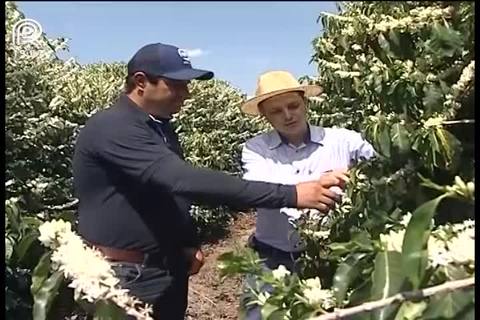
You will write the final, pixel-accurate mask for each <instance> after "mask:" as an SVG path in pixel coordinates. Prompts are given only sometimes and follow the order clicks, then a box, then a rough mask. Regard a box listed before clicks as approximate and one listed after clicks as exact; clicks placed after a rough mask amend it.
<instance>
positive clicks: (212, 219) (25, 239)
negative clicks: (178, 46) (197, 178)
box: [5, 2, 265, 319]
mask: <svg viewBox="0 0 480 320" xmlns="http://www.w3.org/2000/svg"><path fill="white" fill-rule="evenodd" d="M5 9H6V21H5V26H6V37H5V45H6V48H5V49H6V50H5V54H6V59H5V75H6V79H5V80H6V94H5V100H6V108H5V113H6V114H5V116H6V128H5V145H6V150H5V157H6V180H5V188H6V202H5V210H6V214H5V226H6V229H5V247H6V252H5V263H6V270H5V278H6V286H5V295H6V300H5V302H6V317H7V319H13V318H19V319H32V318H33V319H47V318H48V319H53V318H55V319H57V318H63V317H66V316H68V315H70V314H75V315H76V317H77V318H78V316H80V315H81V314H84V312H83V311H82V308H79V307H78V305H76V304H74V303H73V292H72V290H71V289H69V288H68V287H67V285H68V282H67V281H66V280H65V279H63V278H62V277H60V276H59V275H58V273H52V272H51V270H50V268H49V264H50V263H49V258H48V252H46V250H45V248H44V247H43V246H42V245H41V244H40V242H39V241H38V237H39V235H40V234H39V231H38V227H39V226H40V225H42V224H43V223H44V222H47V221H50V220H53V219H62V220H64V221H69V222H70V223H71V224H72V227H73V228H74V229H75V221H76V216H75V209H76V203H77V200H76V199H75V198H74V197H73V190H72V175H71V159H72V154H73V150H74V143H75V139H76V135H77V133H78V132H79V130H80V129H81V128H82V126H83V125H84V124H85V122H86V120H87V119H88V118H89V117H90V116H91V115H93V114H94V113H95V112H97V111H99V110H101V109H103V108H106V107H108V106H109V105H111V103H112V102H113V101H114V100H115V99H116V98H117V97H118V96H119V94H120V92H121V91H122V90H123V86H124V81H125V76H126V66H125V63H97V64H90V65H81V64H79V63H78V62H76V61H75V60H74V59H69V60H66V61H64V60H62V59H60V58H59V57H58V55H59V53H60V52H61V51H63V50H68V45H67V41H66V39H63V38H59V39H50V38H48V37H47V36H46V35H45V34H43V35H42V37H41V38H40V39H39V40H38V41H36V42H35V43H31V44H25V45H22V46H15V45H14V43H13V42H12V29H13V27H14V24H15V23H16V22H18V21H19V20H21V19H24V18H25V16H24V15H23V14H22V13H21V12H20V11H19V10H18V8H17V6H16V4H15V3H14V2H6V4H5ZM40 22H41V21H40ZM191 91H192V98H191V99H189V100H188V101H186V103H185V110H184V112H182V113H180V114H179V115H178V117H176V118H175V119H174V123H175V126H176V129H177V131H178V132H179V135H180V140H181V143H182V144H183V146H184V148H185V154H186V157H187V161H190V162H191V163H193V164H194V165H197V166H208V167H211V168H214V169H218V170H223V171H225V172H229V173H231V174H238V172H239V168H238V165H237V159H238V154H239V150H240V149H241V143H242V142H243V141H244V140H245V139H246V138H248V137H250V135H252V134H254V133H255V132H258V131H259V130H261V128H263V127H262V126H264V125H265V124H264V123H262V122H261V121H260V120H259V119H250V118H244V117H240V116H239V114H240V111H239V108H238V106H239V104H240V103H241V101H242V99H244V96H243V95H242V94H241V93H240V92H239V91H238V90H235V89H233V88H232V87H231V86H230V85H229V84H228V83H226V82H223V81H220V80H211V81H206V82H197V83H196V82H193V83H192V87H191ZM192 212H193V214H194V217H195V218H196V220H197V222H198V227H199V232H200V233H201V234H202V235H204V236H205V237H208V236H210V235H215V234H218V233H219V232H220V231H221V230H222V228H224V227H225V226H226V225H227V223H228V221H229V220H230V217H231V215H230V211H228V210H226V209H224V208H205V207H194V208H192ZM47 251H48V250H47Z"/></svg>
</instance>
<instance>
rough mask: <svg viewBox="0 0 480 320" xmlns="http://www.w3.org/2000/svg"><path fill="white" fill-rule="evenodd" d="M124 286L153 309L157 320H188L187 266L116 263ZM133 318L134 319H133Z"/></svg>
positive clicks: (115, 269)
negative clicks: (186, 315)
mask: <svg viewBox="0 0 480 320" xmlns="http://www.w3.org/2000/svg"><path fill="white" fill-rule="evenodd" d="M112 268H113V270H114V271H115V273H116V275H117V277H118V278H119V279H120V286H121V287H122V288H125V289H129V290H130V293H131V294H132V295H133V296H135V297H137V298H139V299H140V300H141V301H143V302H146V303H149V304H150V305H152V307H153V318H154V319H155V320H158V319H161V320H184V319H185V311H186V309H187V304H188V301H187V299H188V273H187V270H188V269H187V265H186V263H185V265H183V264H176V265H175V266H172V267H156V266H144V265H141V264H135V263H128V262H121V263H115V264H112ZM129 319H134V318H133V317H131V318H129Z"/></svg>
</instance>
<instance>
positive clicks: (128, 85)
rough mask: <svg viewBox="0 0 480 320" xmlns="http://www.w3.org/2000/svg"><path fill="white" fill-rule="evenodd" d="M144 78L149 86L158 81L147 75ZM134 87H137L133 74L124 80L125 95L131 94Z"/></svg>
mask: <svg viewBox="0 0 480 320" xmlns="http://www.w3.org/2000/svg"><path fill="white" fill-rule="evenodd" d="M145 77H146V78H147V81H148V82H150V83H151V84H154V85H155V84H157V83H158V80H159V78H158V77H155V76H152V75H150V74H147V73H146V74H145ZM136 87H137V85H136V84H135V77H134V75H133V74H129V75H127V77H126V78H125V93H131V92H132V91H133V90H135V88H136Z"/></svg>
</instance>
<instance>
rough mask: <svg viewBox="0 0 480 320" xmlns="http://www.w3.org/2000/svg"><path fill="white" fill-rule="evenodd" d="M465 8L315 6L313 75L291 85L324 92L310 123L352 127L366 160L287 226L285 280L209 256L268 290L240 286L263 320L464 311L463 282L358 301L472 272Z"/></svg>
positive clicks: (239, 259)
mask: <svg viewBox="0 0 480 320" xmlns="http://www.w3.org/2000/svg"><path fill="white" fill-rule="evenodd" d="M474 6H475V4H474V2H411V1H409V2H348V3H342V4H341V5H340V12H339V13H338V14H329V13H323V14H321V15H320V17H319V21H320V22H321V24H322V26H323V33H322V35H321V36H319V37H317V38H315V39H314V40H313V43H312V44H313V47H314V54H313V56H312V62H314V63H315V64H316V65H317V68H318V76H317V77H304V78H303V80H304V81H307V82H310V83H315V84H319V85H321V86H322V87H323V88H324V93H323V94H322V95H321V96H319V97H316V98H312V99H311V100H310V103H309V106H310V108H309V116H310V120H311V122H312V123H314V124H318V125H322V126H340V127H347V128H349V129H353V130H356V131H359V132H361V133H362V134H363V135H364V137H365V138H366V139H367V140H368V141H369V142H371V143H372V145H373V146H374V147H375V149H376V150H377V153H378V155H377V157H375V158H374V159H372V160H370V161H364V162H361V163H358V164H356V165H355V166H353V167H352V168H351V170H350V174H351V181H350V183H349V185H348V186H347V190H346V195H345V196H344V198H343V202H342V204H341V205H340V206H339V207H338V208H336V209H335V210H334V211H333V212H331V213H330V214H329V215H328V216H327V217H324V218H322V219H315V218H314V217H310V215H309V214H307V213H306V214H305V215H304V217H302V219H301V220H300V221H299V222H298V225H297V228H298V232H299V233H300V235H301V237H302V240H303V241H304V243H305V246H306V251H305V253H304V254H303V256H302V258H301V262H302V265H303V270H302V272H300V273H299V274H298V275H290V274H289V272H288V271H287V270H284V269H283V268H279V269H277V270H274V271H273V272H262V271H261V269H259V268H258V259H256V258H255V257H254V256H253V257H252V254H253V253H251V252H243V251H241V252H242V254H241V255H238V254H236V253H228V254H226V255H225V256H223V257H222V258H221V260H222V264H221V268H222V270H223V271H224V273H225V274H226V275H228V274H235V273H244V274H245V273H254V274H257V275H258V277H259V278H260V280H261V282H264V283H269V284H271V285H272V286H273V287H274V291H273V293H270V294H268V293H267V294H266V293H260V292H258V290H255V289H253V290H251V291H252V292H251V294H252V295H253V296H254V297H255V299H254V300H253V301H252V302H256V303H258V304H260V305H261V306H262V314H263V317H264V319H306V318H309V317H315V316H319V315H320V316H319V317H318V319H337V318H336V316H340V315H343V317H346V316H347V315H348V316H349V317H348V319H395V320H396V319H452V318H458V319H473V318H474V315H473V305H474V300H473V289H471V288H469V289H467V290H458V291H452V292H450V291H439V292H438V293H436V294H435V295H432V296H431V297H429V298H427V297H425V298H424V299H421V298H419V295H418V294H417V295H414V296H415V299H414V298H409V299H407V301H405V299H403V298H402V299H403V300H402V299H400V300H397V303H396V304H395V303H388V304H385V305H383V306H382V307H378V308H371V306H372V305H371V304H366V305H363V304H365V303H367V302H369V301H375V300H382V299H387V298H389V297H391V296H394V295H395V294H397V293H400V292H405V291H412V290H420V289H424V288H427V287H434V286H436V285H440V284H442V283H446V284H445V286H446V287H447V288H451V287H453V286H455V285H456V283H450V281H453V280H464V279H469V277H471V276H472V275H473V274H474V251H473V241H474V240H473V239H474V222H473V220H472V219H474V211H473V207H474V199H475V197H474V186H475V185H474V175H475V174H474V155H473V150H474V148H473V143H474V138H473V137H474V134H473V123H474V120H473V116H474V103H473V97H474V94H475V87H474V81H475V78H474V71H475V51H474V43H475V42H474V37H475V33H474ZM465 281H467V280H465ZM468 281H470V280H468ZM468 281H467V282H468ZM467 284H468V285H467V287H471V286H472V283H470V282H468V283H467ZM461 288H463V287H461ZM463 289H465V288H463ZM425 290H426V291H425V292H430V291H433V292H437V291H436V290H437V289H436V288H430V289H425ZM402 297H403V296H402ZM362 305H363V306H364V307H362ZM352 307H353V308H356V309H354V310H356V311H355V312H354V313H349V312H351V310H352V309H353V308H352ZM350 308H352V309H350ZM337 309H343V311H342V310H337ZM333 311H336V312H337V313H332V314H330V315H329V314H328V313H329V312H333ZM369 311H371V312H369ZM322 314H324V315H323V316H321V315H322Z"/></svg>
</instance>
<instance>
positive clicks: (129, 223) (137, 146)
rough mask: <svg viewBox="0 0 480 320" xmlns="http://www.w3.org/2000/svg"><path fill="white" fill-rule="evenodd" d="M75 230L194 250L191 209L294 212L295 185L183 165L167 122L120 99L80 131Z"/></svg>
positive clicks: (128, 243) (117, 242) (119, 244)
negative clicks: (195, 205) (223, 207)
mask: <svg viewBox="0 0 480 320" xmlns="http://www.w3.org/2000/svg"><path fill="white" fill-rule="evenodd" d="M73 177H74V188H75V195H76V197H77V198H78V199H79V232H80V234H81V235H82V236H83V237H84V238H85V239H86V240H87V241H89V242H91V243H94V244H99V245H103V246H110V247H115V248H123V249H130V250H142V251H144V252H152V251H157V250H161V251H164V250H168V251H170V250H175V249H177V248H179V247H182V246H194V245H197V244H198V242H197V238H196V235H195V228H194V226H193V223H192V219H191V216H190V213H189V210H190V206H191V204H192V203H199V204H200V203H203V204H210V205H227V206H232V207H236V208H238V207H243V208H247V207H264V208H265V207H266V208H280V207H295V206H296V190H295V186H286V185H277V184H270V183H263V182H253V181H245V180H242V179H240V178H236V177H232V176H229V175H227V174H224V173H221V172H217V171H213V170H209V169H203V168H195V167H192V166H191V165H189V164H188V163H186V162H185V161H184V160H183V157H182V154H181V148H180V146H179V144H178V140H177V137H176V135H175V133H174V132H173V130H172V128H171V127H170V126H169V124H168V123H164V125H162V124H161V123H158V121H154V119H152V118H151V116H150V115H148V114H147V113H146V112H144V111H143V110H142V109H141V108H140V107H138V106H137V105H136V104H135V103H134V102H133V101H132V100H131V99H130V98H128V96H126V95H122V96H121V97H120V98H119V99H118V101H117V102H116V103H115V104H114V105H113V106H112V107H110V108H108V109H106V110H103V111H100V112H98V113H97V114H95V115H94V116H93V117H92V118H91V119H89V121H87V123H86V125H85V127H84V128H83V129H82V131H81V132H80V134H79V136H78V139H77V143H76V146H75V154H74V157H73Z"/></svg>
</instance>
